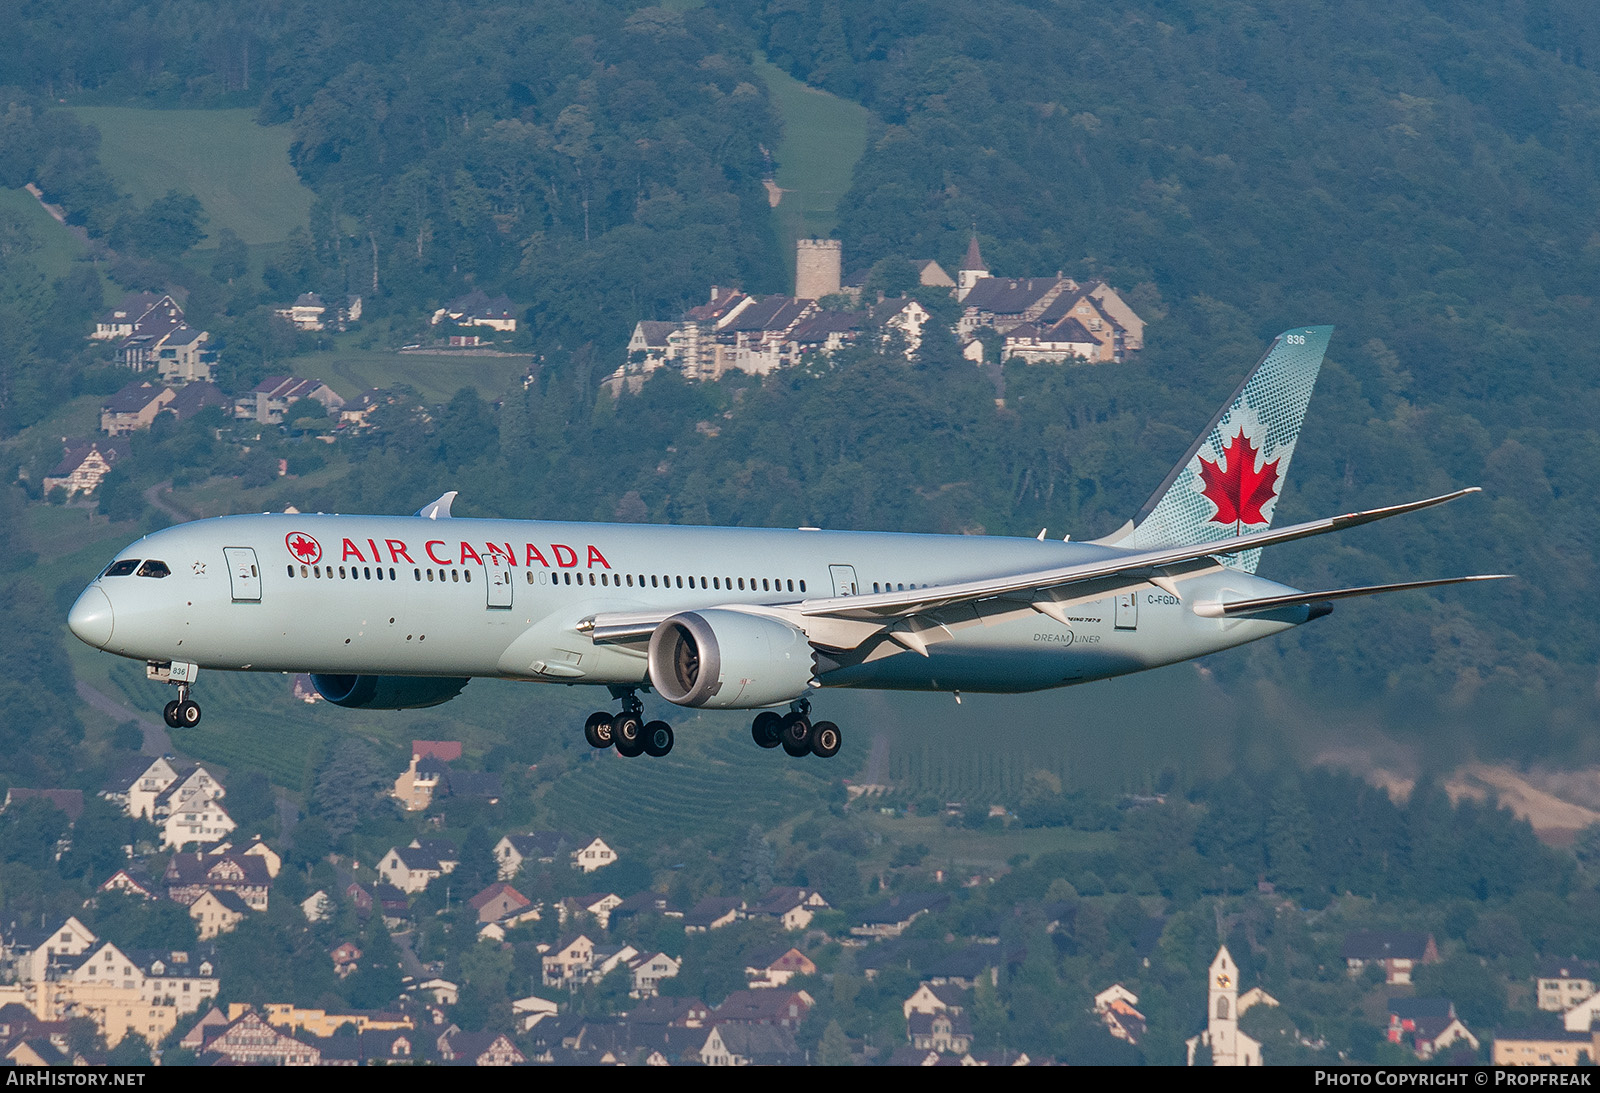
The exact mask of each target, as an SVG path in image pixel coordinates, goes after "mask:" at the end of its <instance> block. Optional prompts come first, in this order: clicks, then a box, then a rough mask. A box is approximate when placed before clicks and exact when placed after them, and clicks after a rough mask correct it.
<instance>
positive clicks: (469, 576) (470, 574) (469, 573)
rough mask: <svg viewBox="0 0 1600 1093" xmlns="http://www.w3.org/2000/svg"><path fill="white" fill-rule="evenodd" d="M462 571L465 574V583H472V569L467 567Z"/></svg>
mask: <svg viewBox="0 0 1600 1093" xmlns="http://www.w3.org/2000/svg"><path fill="white" fill-rule="evenodd" d="M462 572H464V573H465V574H466V577H467V583H468V584H471V583H472V570H470V569H467V570H463V571H462Z"/></svg>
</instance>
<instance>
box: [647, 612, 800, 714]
mask: <svg viewBox="0 0 1600 1093" xmlns="http://www.w3.org/2000/svg"><path fill="white" fill-rule="evenodd" d="M815 675H816V664H815V661H814V660H813V654H812V651H811V643H810V642H809V641H808V640H807V639H806V636H805V634H803V633H801V632H800V631H799V630H797V629H796V628H795V627H793V626H790V625H789V624H788V623H786V622H783V621H781V620H779V619H774V618H770V617H768V616H766V615H751V614H746V613H745V612H743V611H728V610H724V609H717V608H713V609H711V610H707V611H685V612H683V613H682V614H678V615H673V616H672V617H671V618H670V619H667V620H666V621H665V622H663V623H661V624H660V625H659V626H657V627H656V629H655V632H654V633H652V634H651V635H650V682H651V684H652V685H653V686H654V687H655V689H656V693H658V694H659V695H661V697H662V698H664V699H666V700H667V701H668V702H671V703H674V704H676V705H679V706H704V707H707V708H708V709H713V710H740V709H743V710H753V709H757V708H759V707H761V706H772V705H775V704H777V703H779V702H787V701H788V700H789V699H792V698H798V697H799V696H800V695H802V694H804V693H805V691H806V687H807V685H808V684H810V682H811V680H812V678H813V677H814V676H815Z"/></svg>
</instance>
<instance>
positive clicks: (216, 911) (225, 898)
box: [189, 890, 250, 941]
mask: <svg viewBox="0 0 1600 1093" xmlns="http://www.w3.org/2000/svg"><path fill="white" fill-rule="evenodd" d="M189 917H190V918H192V919H194V921H195V927H196V930H197V932H198V933H199V936H200V940H201V941H210V940H212V939H213V938H215V937H216V936H217V935H218V934H226V933H231V932H232V931H233V928H234V927H235V926H237V925H239V923H241V922H243V921H244V920H245V919H246V918H248V917H250V908H249V906H248V905H247V904H246V903H245V902H244V900H242V899H240V898H239V897H238V896H236V895H234V894H233V893H232V892H228V891H224V890H216V891H212V890H207V891H205V892H202V893H201V894H200V898H199V899H197V900H195V901H194V902H193V903H191V904H189Z"/></svg>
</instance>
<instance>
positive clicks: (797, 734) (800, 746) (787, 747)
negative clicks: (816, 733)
mask: <svg viewBox="0 0 1600 1093" xmlns="http://www.w3.org/2000/svg"><path fill="white" fill-rule="evenodd" d="M778 733H779V742H780V743H781V744H782V745H783V750H784V751H786V752H788V753H789V754H790V755H792V756H794V757H795V758H797V759H798V758H799V757H800V756H802V755H809V754H811V736H812V733H811V720H810V718H808V717H806V715H805V714H800V713H792V714H790V715H789V716H787V717H785V718H784V719H783V721H782V722H781V723H780V728H779V730H778Z"/></svg>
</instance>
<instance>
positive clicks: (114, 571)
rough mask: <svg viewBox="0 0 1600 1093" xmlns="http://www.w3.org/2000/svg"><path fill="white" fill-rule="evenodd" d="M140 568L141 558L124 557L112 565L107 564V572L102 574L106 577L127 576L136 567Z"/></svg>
mask: <svg viewBox="0 0 1600 1093" xmlns="http://www.w3.org/2000/svg"><path fill="white" fill-rule="evenodd" d="M138 568H139V559H137V558H123V559H122V560H121V561H118V562H112V563H111V564H110V565H108V566H106V571H105V573H103V574H102V576H105V577H126V576H127V575H128V574H130V573H132V572H133V571H134V570H135V569H138Z"/></svg>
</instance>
